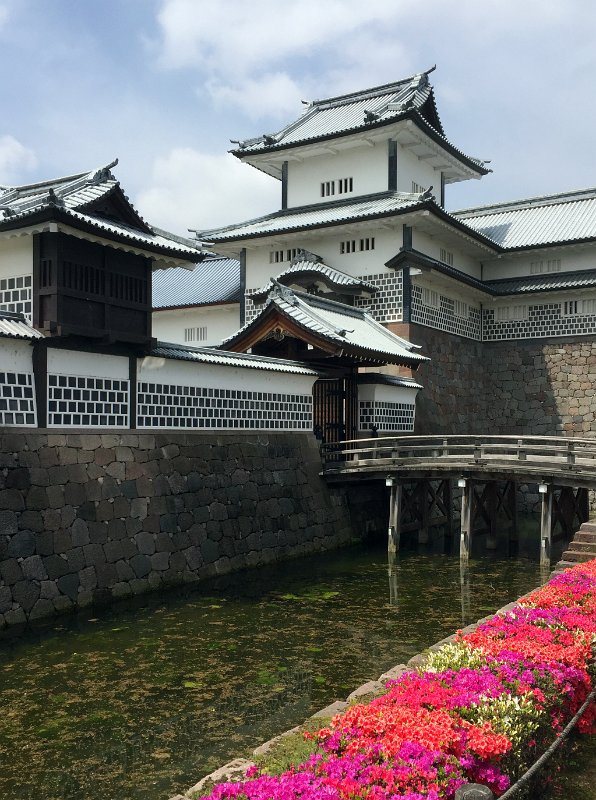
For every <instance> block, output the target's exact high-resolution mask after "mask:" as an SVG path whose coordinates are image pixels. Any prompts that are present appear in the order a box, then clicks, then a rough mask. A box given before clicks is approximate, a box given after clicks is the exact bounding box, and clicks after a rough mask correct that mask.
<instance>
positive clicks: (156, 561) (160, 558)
mask: <svg viewBox="0 0 596 800" xmlns="http://www.w3.org/2000/svg"><path fill="white" fill-rule="evenodd" d="M169 566H170V554H169V553H163V552H162V553H154V554H153V555H152V556H151V569H152V570H155V571H156V572H162V571H163V570H166V569H168V567H169Z"/></svg>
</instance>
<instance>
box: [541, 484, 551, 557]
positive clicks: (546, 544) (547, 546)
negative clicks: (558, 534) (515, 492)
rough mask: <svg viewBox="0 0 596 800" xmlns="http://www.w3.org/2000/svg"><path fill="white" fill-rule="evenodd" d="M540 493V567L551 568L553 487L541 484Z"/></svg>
mask: <svg viewBox="0 0 596 800" xmlns="http://www.w3.org/2000/svg"><path fill="white" fill-rule="evenodd" d="M538 492H539V493H540V495H541V497H542V513H541V516H540V566H541V567H547V566H550V550H551V540H552V530H553V487H552V486H551V485H550V484H546V483H541V484H540V485H539V486H538Z"/></svg>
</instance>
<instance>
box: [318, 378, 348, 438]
mask: <svg viewBox="0 0 596 800" xmlns="http://www.w3.org/2000/svg"><path fill="white" fill-rule="evenodd" d="M313 427H314V432H315V435H316V436H317V438H318V439H320V440H321V441H322V442H323V443H331V444H333V443H335V442H338V443H339V442H341V441H343V440H345V439H354V438H355V437H356V434H357V430H358V386H357V384H356V379H355V376H354V375H353V374H349V375H346V376H344V377H343V378H320V379H319V380H318V381H317V382H316V383H315V385H314V386H313Z"/></svg>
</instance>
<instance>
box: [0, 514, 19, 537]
mask: <svg viewBox="0 0 596 800" xmlns="http://www.w3.org/2000/svg"><path fill="white" fill-rule="evenodd" d="M18 529H19V523H18V518H17V515H16V514H15V512H14V511H4V510H1V509H0V536H12V535H13V534H14V533H16V532H17V531H18Z"/></svg>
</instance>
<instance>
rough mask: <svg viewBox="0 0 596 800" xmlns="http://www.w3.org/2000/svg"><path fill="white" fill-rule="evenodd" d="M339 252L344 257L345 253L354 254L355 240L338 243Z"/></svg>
mask: <svg viewBox="0 0 596 800" xmlns="http://www.w3.org/2000/svg"><path fill="white" fill-rule="evenodd" d="M339 252H340V253H341V254H342V255H344V254H346V253H355V252H356V239H348V240H347V241H345V242H340V243H339Z"/></svg>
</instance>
